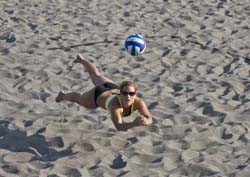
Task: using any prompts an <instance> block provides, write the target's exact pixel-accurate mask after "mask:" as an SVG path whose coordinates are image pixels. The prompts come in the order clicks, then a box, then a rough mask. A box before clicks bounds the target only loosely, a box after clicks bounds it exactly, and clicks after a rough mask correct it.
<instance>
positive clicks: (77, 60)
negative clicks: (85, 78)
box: [73, 54, 83, 63]
mask: <svg viewBox="0 0 250 177" xmlns="http://www.w3.org/2000/svg"><path fill="white" fill-rule="evenodd" d="M82 61H83V57H82V56H81V55H80V54H78V55H77V56H76V59H75V60H74V61H73V63H82Z"/></svg>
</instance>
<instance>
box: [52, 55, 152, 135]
mask: <svg viewBox="0 0 250 177" xmlns="http://www.w3.org/2000/svg"><path fill="white" fill-rule="evenodd" d="M74 63H80V64H82V65H83V66H84V68H85V70H86V71H87V72H88V73H89V75H90V77H91V80H92V82H93V84H94V85H95V87H96V86H100V85H103V83H105V82H112V83H114V82H113V81H112V80H110V79H109V78H107V77H105V76H103V75H101V74H100V73H99V70H98V69H97V67H96V65H94V64H92V63H89V62H88V61H86V60H85V59H84V58H83V57H82V56H81V55H80V54H78V55H77V58H76V59H75V60H74ZM95 87H94V88H92V89H91V90H89V91H87V92H85V93H83V94H78V93H76V92H71V93H63V92H59V93H58V95H57V97H56V99H55V101H56V102H61V101H64V100H66V101H71V102H75V103H78V104H79V105H81V106H83V107H85V108H88V109H95V108H97V107H101V108H103V109H106V108H105V101H106V99H107V98H108V97H109V96H110V94H112V93H119V92H120V90H119V89H112V90H109V91H105V92H103V93H102V94H101V95H100V96H99V97H98V99H97V105H98V106H96V104H95V101H94V93H95ZM122 91H123V92H125V93H126V92H136V88H135V87H134V86H133V85H126V86H124V87H123V88H122V90H121V92H122ZM120 97H121V102H122V107H121V105H120V103H119V101H118V99H112V100H111V102H110V104H109V110H110V113H111V118H112V121H113V123H114V125H115V127H116V129H117V130H119V131H127V130H128V129H130V128H133V127H137V126H143V125H150V124H152V118H151V114H150V112H149V110H148V108H147V106H146V104H145V103H144V101H143V100H142V99H140V98H138V97H137V96H136V94H135V95H132V96H130V95H129V94H125V95H122V94H121V95H120ZM133 103H134V110H137V111H138V112H139V116H137V117H136V118H135V120H134V121H132V122H125V121H123V119H122V116H121V113H122V112H123V111H125V112H128V111H129V110H128V109H129V107H130V105H132V104H133Z"/></svg>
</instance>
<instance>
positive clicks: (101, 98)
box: [96, 89, 119, 109]
mask: <svg viewBox="0 0 250 177" xmlns="http://www.w3.org/2000/svg"><path fill="white" fill-rule="evenodd" d="M112 93H119V90H118V89H113V90H108V91H105V92H103V93H102V94H101V95H100V96H99V97H98V98H97V101H96V102H97V104H98V106H100V107H102V108H103V109H106V108H105V101H106V99H107V98H108V97H109V95H111V94H112Z"/></svg>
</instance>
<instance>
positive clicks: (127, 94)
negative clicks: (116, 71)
mask: <svg viewBox="0 0 250 177" xmlns="http://www.w3.org/2000/svg"><path fill="white" fill-rule="evenodd" d="M135 97H136V90H135V88H134V87H133V86H129V85H128V86H125V87H123V88H122V89H121V98H122V104H123V106H125V107H129V106H130V105H132V104H133V103H134V100H135Z"/></svg>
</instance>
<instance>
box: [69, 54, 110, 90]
mask: <svg viewBox="0 0 250 177" xmlns="http://www.w3.org/2000/svg"><path fill="white" fill-rule="evenodd" d="M74 63H80V64H82V65H83V66H84V68H85V69H86V71H87V72H88V73H89V75H90V77H91V80H92V82H93V84H94V85H95V86H100V85H103V83H105V82H111V83H114V82H113V81H112V80H110V79H109V78H107V77H105V76H103V75H101V74H100V72H99V70H98V69H97V67H96V65H95V64H92V63H90V62H88V61H86V60H85V59H84V58H83V57H82V56H81V55H80V54H78V55H77V58H76V60H74Z"/></svg>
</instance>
